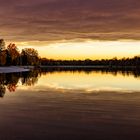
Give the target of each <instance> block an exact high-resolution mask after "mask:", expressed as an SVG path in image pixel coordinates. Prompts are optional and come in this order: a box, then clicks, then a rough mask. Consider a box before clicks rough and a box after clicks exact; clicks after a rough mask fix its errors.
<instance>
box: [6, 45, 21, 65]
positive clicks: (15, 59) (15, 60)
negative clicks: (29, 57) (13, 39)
mask: <svg viewBox="0 0 140 140" xmlns="http://www.w3.org/2000/svg"><path fill="white" fill-rule="evenodd" d="M7 53H8V54H7V57H10V59H11V64H12V65H18V64H19V58H20V53H19V50H18V48H17V46H16V45H15V44H12V43H10V44H9V45H8V46H7Z"/></svg>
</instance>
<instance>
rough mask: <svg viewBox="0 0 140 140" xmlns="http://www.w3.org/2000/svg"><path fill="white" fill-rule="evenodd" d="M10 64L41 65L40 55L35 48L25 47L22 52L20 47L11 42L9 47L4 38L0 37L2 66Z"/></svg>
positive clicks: (0, 64) (0, 60) (0, 63)
mask: <svg viewBox="0 0 140 140" xmlns="http://www.w3.org/2000/svg"><path fill="white" fill-rule="evenodd" d="M10 65H14V66H17V65H34V66H36V65H39V55H38V52H37V50H35V49H33V48H25V49H22V51H21V52H20V51H19V49H18V47H17V46H16V45H15V44H13V43H10V44H9V45H8V46H7V47H6V46H5V42H4V40H3V39H0V66H10Z"/></svg>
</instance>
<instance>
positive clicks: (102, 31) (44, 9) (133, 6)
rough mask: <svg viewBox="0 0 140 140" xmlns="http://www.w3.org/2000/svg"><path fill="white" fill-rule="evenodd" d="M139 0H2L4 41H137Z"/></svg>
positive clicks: (0, 8)
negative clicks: (122, 39) (121, 39)
mask: <svg viewBox="0 0 140 140" xmlns="http://www.w3.org/2000/svg"><path fill="white" fill-rule="evenodd" d="M139 7H140V1H138V0H30V1H27V0H20V1H19V0H14V1H13V0H6V1H5V0H1V4H0V16H1V18H0V26H1V28H0V32H1V36H2V37H4V38H6V39H7V40H14V41H30V40H40V41H46V40H47V41H48V40H49V41H51V40H63V39H66V40H67V39H75V38H79V39H81V38H82V39H88V38H91V39H107V40H108V39H109V40H110V39H111V40H112V39H113V40H114V39H120V38H125V39H127V38H128V39H140V26H139V24H140V17H139V13H140V9H139Z"/></svg>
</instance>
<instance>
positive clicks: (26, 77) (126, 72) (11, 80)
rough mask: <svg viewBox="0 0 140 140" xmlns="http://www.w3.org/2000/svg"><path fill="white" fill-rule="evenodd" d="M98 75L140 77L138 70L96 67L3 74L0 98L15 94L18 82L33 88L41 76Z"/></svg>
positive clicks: (47, 68)
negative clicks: (11, 93)
mask: <svg viewBox="0 0 140 140" xmlns="http://www.w3.org/2000/svg"><path fill="white" fill-rule="evenodd" d="M62 72H64V73H66V72H70V73H73V74H74V73H79V74H80V73H84V74H91V73H100V74H101V75H102V74H111V75H113V76H117V75H118V74H119V75H123V76H133V77H134V78H139V77H140V70H139V69H120V68H117V69H116V68H114V69H113V68H105V67H104V68H98V67H94V68H93V67H44V68H41V69H39V68H38V69H34V70H32V71H28V72H22V73H7V74H6V73H5V74H0V97H4V95H5V93H6V90H8V91H9V92H15V91H16V89H17V86H18V83H19V82H20V83H21V85H24V86H34V85H36V84H37V83H38V79H39V78H40V77H41V76H42V75H47V74H53V73H62Z"/></svg>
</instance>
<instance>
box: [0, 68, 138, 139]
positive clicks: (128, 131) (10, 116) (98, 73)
mask: <svg viewBox="0 0 140 140" xmlns="http://www.w3.org/2000/svg"><path fill="white" fill-rule="evenodd" d="M0 97H1V98H0V140H9V139H10V140H26V139H33V140H40V139H42V140H43V139H47V140H66V139H70V140H74V139H76V140H77V139H80V140H81V139H85V140H87V139H92V140H93V139H94V140H125V139H128V140H136V139H140V133H139V132H140V74H139V71H132V70H130V71H121V70H94V69H42V70H34V71H31V72H24V73H13V74H0Z"/></svg>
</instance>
